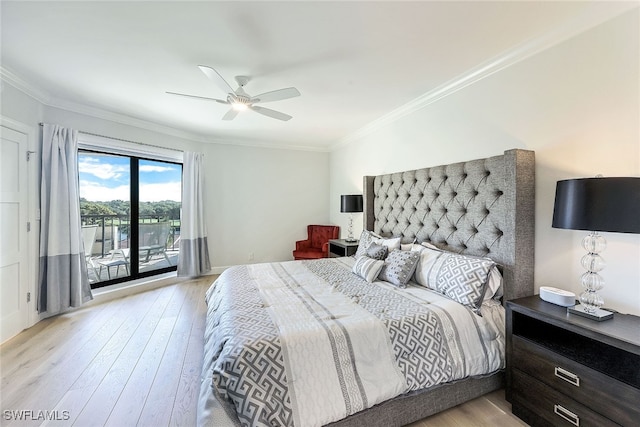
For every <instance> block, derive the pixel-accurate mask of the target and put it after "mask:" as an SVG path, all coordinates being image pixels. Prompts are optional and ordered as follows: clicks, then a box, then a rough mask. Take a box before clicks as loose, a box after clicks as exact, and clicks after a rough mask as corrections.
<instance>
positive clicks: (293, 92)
mask: <svg viewBox="0 0 640 427" xmlns="http://www.w3.org/2000/svg"><path fill="white" fill-rule="evenodd" d="M296 96H300V92H299V91H298V89H296V88H295V87H288V88H285V89H278V90H273V91H271V92H265V93H261V94H260V95H256V96H253V97H251V102H271V101H280V100H282V99H289V98H293V97H296Z"/></svg>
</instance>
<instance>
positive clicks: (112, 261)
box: [98, 259, 129, 280]
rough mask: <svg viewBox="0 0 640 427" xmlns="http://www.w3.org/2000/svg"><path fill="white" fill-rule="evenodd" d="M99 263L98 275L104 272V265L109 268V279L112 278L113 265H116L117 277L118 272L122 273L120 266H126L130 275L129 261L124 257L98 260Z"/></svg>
mask: <svg viewBox="0 0 640 427" xmlns="http://www.w3.org/2000/svg"><path fill="white" fill-rule="evenodd" d="M98 264H99V265H100V270H99V272H98V277H100V274H102V267H106V268H107V276H109V280H111V267H116V277H118V273H120V266H124V269H125V270H126V271H127V276H128V275H129V263H128V262H127V261H125V260H123V259H106V260H102V261H98Z"/></svg>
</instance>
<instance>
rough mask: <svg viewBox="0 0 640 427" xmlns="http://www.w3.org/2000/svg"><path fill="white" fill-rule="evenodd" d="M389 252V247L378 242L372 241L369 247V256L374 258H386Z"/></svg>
mask: <svg viewBox="0 0 640 427" xmlns="http://www.w3.org/2000/svg"><path fill="white" fill-rule="evenodd" d="M388 252H389V248H387V247H386V246H384V245H378V244H377V243H372V244H370V245H369V247H368V248H367V256H368V257H370V258H373V259H381V260H384V259H385V258H386V257H387V253H388Z"/></svg>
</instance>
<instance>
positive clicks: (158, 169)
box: [139, 165, 176, 172]
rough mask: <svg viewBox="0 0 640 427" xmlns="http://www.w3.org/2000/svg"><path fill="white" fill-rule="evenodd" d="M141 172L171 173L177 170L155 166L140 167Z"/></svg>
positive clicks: (170, 167)
mask: <svg viewBox="0 0 640 427" xmlns="http://www.w3.org/2000/svg"><path fill="white" fill-rule="evenodd" d="M139 169H140V172H169V171H174V170H176V168H174V167H172V166H155V165H140V167H139Z"/></svg>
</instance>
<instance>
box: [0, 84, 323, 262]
mask: <svg viewBox="0 0 640 427" xmlns="http://www.w3.org/2000/svg"><path fill="white" fill-rule="evenodd" d="M1 101H2V112H1V114H2V115H4V116H6V117H8V118H11V119H13V120H16V121H19V122H21V123H24V124H27V125H29V126H32V127H33V128H34V129H35V130H36V132H38V133H39V132H40V131H39V127H38V123H39V122H42V121H44V122H47V123H56V124H60V125H63V126H68V127H71V128H75V129H78V130H82V131H86V132H91V133H96V134H100V135H105V136H110V137H116V138H122V139H127V140H132V141H139V142H143V143H148V144H154V145H159V146H164V147H170V148H177V149H182V150H192V151H201V152H204V153H205V159H206V160H205V162H206V187H207V196H208V199H207V207H206V208H207V213H208V217H209V220H208V223H207V226H208V232H209V251H210V255H211V264H212V267H214V272H220V271H221V270H222V269H223V268H224V267H226V266H230V265H236V264H246V263H253V262H265V261H285V260H290V259H293V257H292V254H291V251H292V250H293V249H294V248H295V241H296V240H300V239H304V238H306V226H307V224H313V223H327V221H328V220H329V214H328V212H329V208H328V192H329V154H328V153H326V152H312V151H295V150H282V149H264V148H255V147H244V146H234V145H224V144H215V143H206V142H200V141H193V140H189V139H186V138H180V137H176V136H173V135H168V134H166V133H163V132H157V131H152V130H148V129H145V128H142V127H137V126H131V125H127V124H122V123H117V122H115V121H110V120H105V119H102V118H97V117H93V116H91V115H87V114H79V113H76V112H71V111H68V110H64V109H60V108H54V107H49V106H46V105H43V104H42V103H41V102H38V101H36V100H35V99H33V98H32V97H30V96H28V95H26V94H25V93H23V92H21V91H19V90H17V89H15V88H14V87H13V86H11V85H9V84H3V90H2V98H1ZM251 253H252V254H253V259H252V260H250V259H249V258H250V254H251Z"/></svg>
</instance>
